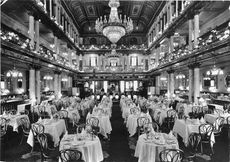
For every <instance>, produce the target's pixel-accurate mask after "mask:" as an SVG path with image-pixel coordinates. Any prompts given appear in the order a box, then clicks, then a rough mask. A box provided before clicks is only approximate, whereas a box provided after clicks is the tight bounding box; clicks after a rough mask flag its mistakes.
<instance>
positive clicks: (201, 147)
mask: <svg viewBox="0 0 230 162" xmlns="http://www.w3.org/2000/svg"><path fill="white" fill-rule="evenodd" d="M200 149H201V154H203V144H202V143H201V144H200Z"/></svg>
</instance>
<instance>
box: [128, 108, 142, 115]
mask: <svg viewBox="0 0 230 162" xmlns="http://www.w3.org/2000/svg"><path fill="white" fill-rule="evenodd" d="M138 112H140V110H139V109H137V108H134V107H133V108H131V109H130V114H137V113H138Z"/></svg>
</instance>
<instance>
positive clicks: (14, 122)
mask: <svg viewBox="0 0 230 162" xmlns="http://www.w3.org/2000/svg"><path fill="white" fill-rule="evenodd" d="M0 117H4V118H6V120H7V124H8V125H10V126H12V127H13V131H15V132H18V127H19V126H20V125H21V124H22V123H21V122H20V119H21V118H27V120H28V121H30V120H29V117H28V116H27V115H0Z"/></svg>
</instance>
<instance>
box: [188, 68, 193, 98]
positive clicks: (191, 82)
mask: <svg viewBox="0 0 230 162" xmlns="http://www.w3.org/2000/svg"><path fill="white" fill-rule="evenodd" d="M188 73H189V76H188V78H189V94H188V100H189V102H193V92H194V91H193V90H194V71H193V66H189V70H188Z"/></svg>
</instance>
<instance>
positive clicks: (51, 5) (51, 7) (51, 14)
mask: <svg viewBox="0 0 230 162" xmlns="http://www.w3.org/2000/svg"><path fill="white" fill-rule="evenodd" d="M49 1H50V18H51V17H52V16H53V13H52V12H53V11H52V9H53V4H52V1H53V0H49Z"/></svg>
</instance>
